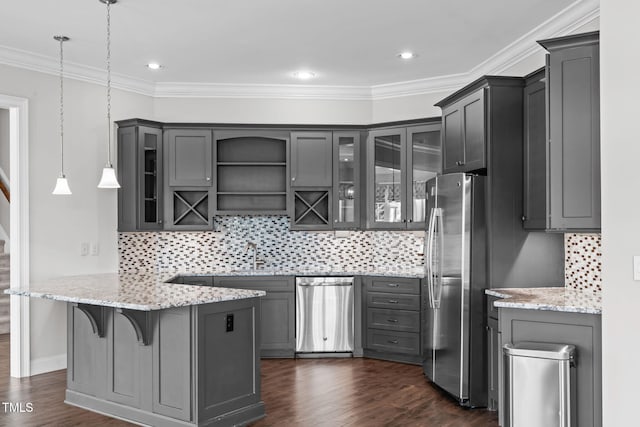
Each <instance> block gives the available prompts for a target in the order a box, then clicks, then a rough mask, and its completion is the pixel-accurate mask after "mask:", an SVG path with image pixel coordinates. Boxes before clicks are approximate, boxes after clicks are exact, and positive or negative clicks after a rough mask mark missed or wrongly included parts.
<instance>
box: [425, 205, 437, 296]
mask: <svg viewBox="0 0 640 427" xmlns="http://www.w3.org/2000/svg"><path fill="white" fill-rule="evenodd" d="M437 210H438V209H437V208H432V209H431V213H430V214H429V226H428V227H427V230H428V233H427V289H428V291H429V307H430V308H434V301H433V240H434V238H435V226H436V215H437V213H436V212H437Z"/></svg>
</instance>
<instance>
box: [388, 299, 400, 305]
mask: <svg viewBox="0 0 640 427" xmlns="http://www.w3.org/2000/svg"><path fill="white" fill-rule="evenodd" d="M397 303H398V300H397V299H390V300H389V304H397Z"/></svg>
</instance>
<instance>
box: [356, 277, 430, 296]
mask: <svg viewBox="0 0 640 427" xmlns="http://www.w3.org/2000/svg"><path fill="white" fill-rule="evenodd" d="M367 290H369V291H377V292H397V293H400V294H416V295H420V279H407V278H405V277H402V278H400V277H372V278H370V279H369V280H367Z"/></svg>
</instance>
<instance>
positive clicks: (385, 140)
mask: <svg viewBox="0 0 640 427" xmlns="http://www.w3.org/2000/svg"><path fill="white" fill-rule="evenodd" d="M440 128H441V125H440V121H439V120H437V121H433V122H431V123H427V124H424V125H419V126H409V127H397V128H388V129H376V130H372V131H370V132H369V137H368V141H367V174H366V175H367V203H366V206H367V212H366V213H367V227H368V228H371V229H376V228H378V229H424V228H425V215H426V212H425V210H426V197H427V194H426V182H427V181H428V180H429V179H431V178H433V177H435V176H436V175H438V174H439V173H440V171H441V149H440Z"/></svg>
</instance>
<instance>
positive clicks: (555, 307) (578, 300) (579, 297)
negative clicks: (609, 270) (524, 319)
mask: <svg viewBox="0 0 640 427" xmlns="http://www.w3.org/2000/svg"><path fill="white" fill-rule="evenodd" d="M485 293H486V294H487V295H492V296H494V297H498V298H503V299H500V300H498V301H496V302H494V303H493V304H494V305H495V306H496V307H498V308H522V309H527V310H548V311H563V312H567V313H586V314H601V313H602V297H601V296H600V294H595V293H593V292H585V291H580V290H577V289H571V288H564V287H562V288H560V287H558V288H495V289H487V290H485Z"/></svg>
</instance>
